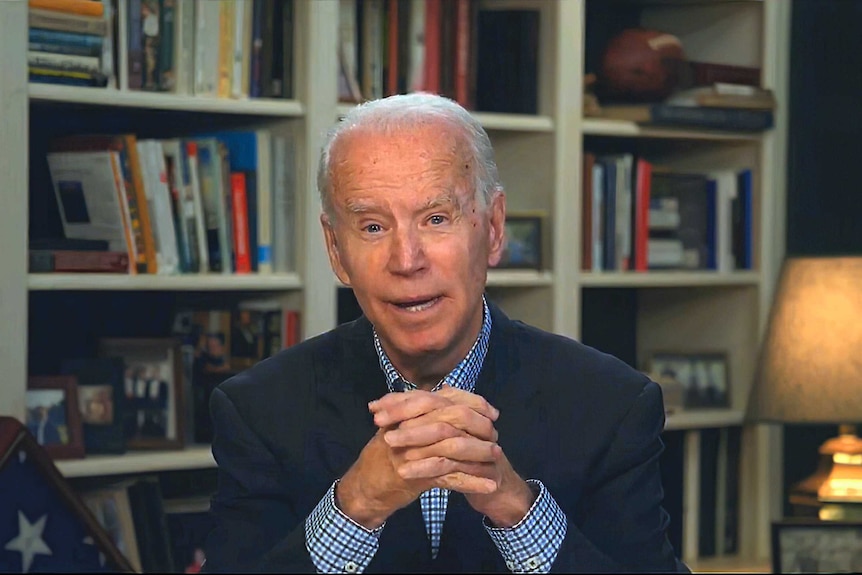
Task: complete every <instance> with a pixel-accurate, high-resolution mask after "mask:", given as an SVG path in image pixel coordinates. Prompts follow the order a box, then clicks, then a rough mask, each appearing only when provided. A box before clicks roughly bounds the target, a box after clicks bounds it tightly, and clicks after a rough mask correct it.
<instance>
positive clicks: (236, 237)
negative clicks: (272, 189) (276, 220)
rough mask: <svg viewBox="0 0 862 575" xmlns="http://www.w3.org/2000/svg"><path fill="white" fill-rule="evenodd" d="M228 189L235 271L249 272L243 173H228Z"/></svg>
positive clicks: (249, 262) (246, 211)
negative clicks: (230, 204) (230, 205)
mask: <svg viewBox="0 0 862 575" xmlns="http://www.w3.org/2000/svg"><path fill="white" fill-rule="evenodd" d="M230 190H231V201H232V207H233V209H232V210H231V215H232V216H233V249H234V254H236V273H238V274H245V273H251V255H250V254H249V238H248V200H247V196H246V187H245V174H244V173H242V172H234V173H232V174H231V175H230Z"/></svg>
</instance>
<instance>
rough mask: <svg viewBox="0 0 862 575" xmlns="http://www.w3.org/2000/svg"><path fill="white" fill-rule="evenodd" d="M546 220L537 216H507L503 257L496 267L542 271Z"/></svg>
mask: <svg viewBox="0 0 862 575" xmlns="http://www.w3.org/2000/svg"><path fill="white" fill-rule="evenodd" d="M544 219H545V218H544V217H543V216H541V215H537V214H510V215H507V216H506V224H505V226H506V228H505V229H506V232H505V238H504V244H503V256H502V258H501V259H500V263H498V264H497V265H496V266H495V267H496V268H502V269H532V270H541V269H542V266H543V261H542V256H543V253H542V252H543V250H542V248H543V243H544V240H543V235H542V233H543V227H544Z"/></svg>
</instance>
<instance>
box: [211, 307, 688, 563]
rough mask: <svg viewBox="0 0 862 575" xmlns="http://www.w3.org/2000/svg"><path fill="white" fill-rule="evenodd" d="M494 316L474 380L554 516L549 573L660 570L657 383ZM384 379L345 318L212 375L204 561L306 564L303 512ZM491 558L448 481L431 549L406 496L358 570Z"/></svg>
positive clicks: (356, 442)
mask: <svg viewBox="0 0 862 575" xmlns="http://www.w3.org/2000/svg"><path fill="white" fill-rule="evenodd" d="M490 309H491V313H492V319H493V326H492V329H491V338H490V344H489V348H488V355H487V356H486V359H485V363H484V366H483V368H482V371H481V373H480V375H479V379H478V381H477V384H476V393H479V394H481V395H483V396H484V397H486V398H487V399H488V401H489V402H490V403H491V404H492V405H494V406H496V407H497V408H498V409H499V410H500V417H499V419H498V421H497V422H496V428H497V430H498V432H499V444H500V446H501V447H502V448H503V451H504V452H505V454H506V456H507V457H508V458H509V460H510V461H511V463H512V465H513V467H514V468H515V470H516V471H517V472H518V473H519V474H520V475H521V476H522V477H523V478H524V479H539V480H541V481H542V482H543V483H544V484H545V486H546V487H547V488H548V490H549V491H550V493H551V494H552V495H553V496H554V498H555V499H556V501H557V503H558V504H559V505H560V507H561V508H562V509H563V511H564V512H565V514H566V516H567V519H568V531H567V535H566V538H565V541H564V542H563V545H562V547H561V549H560V552H559V554H558V556H557V559H556V561H555V562H554V565H553V571H556V572H573V571H587V572H596V571H613V572H622V571H653V572H655V571H674V570H685V566H684V565H682V564H681V563H679V562H677V561H676V559H675V558H674V554H673V550H672V548H671V545H670V543H669V542H668V539H667V536H666V533H665V531H666V528H667V525H668V515H667V513H666V512H665V511H664V509H663V508H662V507H661V500H662V496H663V492H662V486H661V482H660V475H659V467H658V459H659V455H660V453H661V451H662V449H663V445H662V443H661V440H660V437H659V436H660V433H661V431H662V428H663V426H664V410H663V406H662V396H661V391H660V388H659V387H658V386H657V385H656V384H655V383H654V382H652V381H650V380H649V379H648V378H646V377H645V376H644V375H642V374H640V373H639V372H637V371H635V370H634V369H632V368H630V367H629V366H627V365H626V364H624V363H623V362H621V361H619V360H617V359H615V358H613V357H611V356H609V355H606V354H603V353H600V352H598V351H596V350H594V349H592V348H589V347H587V346H584V345H582V344H580V343H578V342H576V341H573V340H571V339H567V338H564V337H561V336H557V335H553V334H549V333H546V332H543V331H541V330H538V329H536V328H533V327H530V326H528V325H526V324H523V323H521V322H517V321H512V320H510V319H509V318H507V317H506V316H505V315H504V314H503V313H502V312H501V311H500V309H499V308H497V307H496V306H493V305H490ZM386 392H387V387H386V383H385V379H384V375H383V372H382V371H381V369H380V366H379V364H378V359H377V354H376V353H375V350H374V346H373V339H372V328H371V324H370V323H369V322H368V321H367V320H366V319H365V318H360V319H358V320H356V321H354V322H351V323H348V324H344V325H342V326H339V327H337V328H335V329H334V330H332V331H330V332H328V333H326V334H323V335H321V336H318V337H315V338H312V339H309V340H308V341H305V342H303V343H301V344H299V345H297V346H294V347H292V348H289V349H287V350H284V351H282V352H280V353H279V354H278V355H276V356H274V357H272V358H270V359H268V360H266V361H263V362H261V363H260V364H258V365H256V366H255V367H253V368H251V369H249V370H247V371H245V372H243V373H241V374H240V375H237V376H235V377H233V378H231V379H230V380H228V381H226V382H224V383H223V384H222V385H221V386H219V388H217V389H216V390H215V391H214V393H213V395H212V399H211V401H210V407H211V412H212V418H213V423H214V426H215V439H214V441H213V454H214V456H215V458H216V461H217V462H218V466H219V486H218V492H217V494H216V495H215V497H214V498H213V501H212V512H213V514H214V519H215V521H216V528H215V530H214V531H213V532H212V533H211V535H210V537H209V539H208V541H207V546H206V555H207V564H206V570H207V571H288V572H296V571H312V572H313V571H314V565H313V563H312V562H311V558H310V556H309V554H308V551H307V550H306V547H305V518H306V517H307V516H308V514H309V513H310V512H311V510H312V509H313V508H314V506H315V505H316V504H317V503H318V502H319V501H320V499H321V497H322V496H323V495H324V494H325V492H326V491H327V489H328V488H329V487H330V485H331V484H332V482H333V481H334V480H335V479H337V478H339V477H341V476H342V475H343V474H344V472H345V471H347V469H348V468H349V467H350V466H351V464H352V463H353V462H354V461H355V460H356V459H357V457H358V456H359V453H360V451H361V450H362V448H363V446H364V445H365V444H366V443H367V442H368V441H369V440H370V439H371V437H372V435H374V433H375V431H376V428H375V426H374V423H373V420H372V417H371V415H370V414H369V412H368V407H367V404H368V402H369V401H371V400H373V399H377V398H379V397H381V396H382V395H384V394H385V393H386ZM384 571H386V572H399V573H405V572H429V571H442V572H450V571H464V572H476V571H498V572H507V571H508V570H507V568H506V565H505V562H504V560H503V557H502V556H501V554H500V552H499V551H498V550H497V548H496V547H495V546H494V544H493V542H492V541H491V539H490V537H489V536H488V534H487V533H486V532H485V529H484V527H483V525H482V517H481V515H480V514H479V513H477V512H476V511H474V510H473V509H472V508H471V507H470V506H469V505H468V503H467V501H466V499H465V498H464V496H463V495H461V494H459V493H454V492H453V493H452V494H451V495H450V498H449V508H448V511H447V514H446V521H445V524H444V527H443V532H442V537H441V542H440V550H439V553H438V556H437V558H436V559H435V560H432V558H431V550H430V545H429V542H428V538H427V535H426V532H425V526H424V523H423V520H422V514H421V509H420V504H419V501H418V500H417V501H415V502H414V503H412V504H411V505H409V506H407V507H405V508H404V509H401V510H399V511H397V512H396V513H395V514H393V515H392V516H391V517H390V518H389V520H388V521H387V523H386V526H385V528H384V529H383V532H382V534H381V536H380V548H379V550H378V552H377V554H376V555H375V556H374V559H373V560H372V562H371V563H370V564H369V566H368V568H367V572H384Z"/></svg>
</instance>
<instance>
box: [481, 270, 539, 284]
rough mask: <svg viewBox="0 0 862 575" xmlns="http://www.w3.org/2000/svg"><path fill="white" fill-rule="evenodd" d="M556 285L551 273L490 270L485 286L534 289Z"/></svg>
mask: <svg viewBox="0 0 862 575" xmlns="http://www.w3.org/2000/svg"><path fill="white" fill-rule="evenodd" d="M553 283H554V275H553V274H552V273H551V272H544V271H536V270H495V269H492V270H488V281H487V282H486V283H485V285H488V286H491V287H533V286H536V287H538V286H549V285H551V284H553Z"/></svg>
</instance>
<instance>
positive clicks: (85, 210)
mask: <svg viewBox="0 0 862 575" xmlns="http://www.w3.org/2000/svg"><path fill="white" fill-rule="evenodd" d="M111 154H112V153H111V152H107V151H104V152H52V153H49V154H47V159H48V169H49V171H50V173H51V181H52V182H53V187H54V193H55V195H56V197H57V205H58V206H59V207H60V219H61V221H62V224H63V233H64V235H65V236H66V237H67V238H74V239H87V240H105V241H107V242H108V249H110V250H111V251H118V252H126V253H128V244H127V240H126V231H125V228H124V226H123V208H122V206H121V204H120V195H119V194H120V190H118V189H117V183H116V177H115V172H114V166H115V164H114V159H113V158H112V155H111Z"/></svg>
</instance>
